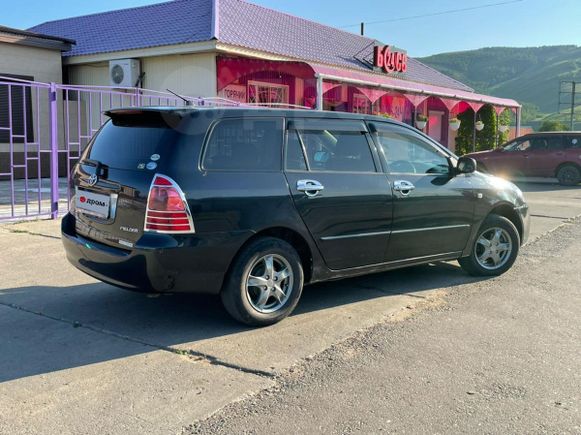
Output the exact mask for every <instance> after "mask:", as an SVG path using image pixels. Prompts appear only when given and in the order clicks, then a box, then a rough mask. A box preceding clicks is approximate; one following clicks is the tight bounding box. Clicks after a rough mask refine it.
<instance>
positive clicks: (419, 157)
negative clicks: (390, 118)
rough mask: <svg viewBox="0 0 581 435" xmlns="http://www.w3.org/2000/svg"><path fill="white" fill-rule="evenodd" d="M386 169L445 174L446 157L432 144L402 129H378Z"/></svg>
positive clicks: (390, 170)
mask: <svg viewBox="0 0 581 435" xmlns="http://www.w3.org/2000/svg"><path fill="white" fill-rule="evenodd" d="M378 138H379V143H380V144H381V147H382V148H383V152H384V154H385V158H386V161H387V167H388V171H389V172H391V173H409V174H447V173H448V172H449V171H450V168H449V164H448V159H447V157H446V156H445V155H443V154H442V153H441V152H440V151H438V150H437V149H436V148H435V147H434V146H432V145H431V144H429V143H427V142H425V141H424V140H423V139H421V138H419V137H416V136H415V135H413V134H411V133H408V132H406V131H404V130H400V129H397V130H395V129H394V130H383V131H382V130H380V131H379V132H378Z"/></svg>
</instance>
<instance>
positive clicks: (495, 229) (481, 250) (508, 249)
mask: <svg viewBox="0 0 581 435" xmlns="http://www.w3.org/2000/svg"><path fill="white" fill-rule="evenodd" d="M519 249H520V236H519V234H518V231H517V229H516V227H515V226H514V224H513V223H512V222H511V221H509V220H508V219H507V218H505V217H502V216H498V215H495V214H491V215H490V216H488V217H487V218H486V219H485V220H484V222H483V223H482V225H481V226H480V229H479V231H478V237H476V241H475V242H474V246H473V248H472V253H471V254H470V256H468V257H464V258H460V259H459V260H458V262H459V263H460V266H462V269H464V270H465V271H466V272H468V273H469V274H470V275H474V276H496V275H502V274H503V273H504V272H506V271H507V270H508V269H510V268H511V267H512V265H513V264H514V262H515V260H516V257H517V256H518V251H519Z"/></svg>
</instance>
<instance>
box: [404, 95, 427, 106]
mask: <svg viewBox="0 0 581 435" xmlns="http://www.w3.org/2000/svg"><path fill="white" fill-rule="evenodd" d="M403 95H404V97H406V98H407V99H408V101H409V102H410V103H412V106H414V107H418V106H419V105H420V104H422V103H423V102H424V101H426V100H427V99H428V98H429V97H430V96H429V95H417V94H403Z"/></svg>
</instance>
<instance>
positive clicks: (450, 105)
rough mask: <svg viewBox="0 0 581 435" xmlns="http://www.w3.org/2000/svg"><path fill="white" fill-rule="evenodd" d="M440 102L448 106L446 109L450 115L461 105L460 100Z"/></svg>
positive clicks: (450, 99)
mask: <svg viewBox="0 0 581 435" xmlns="http://www.w3.org/2000/svg"><path fill="white" fill-rule="evenodd" d="M440 101H441V102H442V103H443V104H444V106H446V109H448V111H449V112H450V113H452V111H453V110H454V108H455V107H456V106H457V105H458V104H459V103H460V100H454V99H452V98H440Z"/></svg>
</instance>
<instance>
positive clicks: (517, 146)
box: [504, 140, 531, 151]
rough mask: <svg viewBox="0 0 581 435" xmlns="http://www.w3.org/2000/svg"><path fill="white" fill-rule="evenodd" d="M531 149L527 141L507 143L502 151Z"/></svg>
mask: <svg viewBox="0 0 581 435" xmlns="http://www.w3.org/2000/svg"><path fill="white" fill-rule="evenodd" d="M530 147H531V143H530V141H529V140H518V141H514V142H511V143H509V144H508V145H506V146H505V147H504V151H527V150H528V149H529V148H530Z"/></svg>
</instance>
